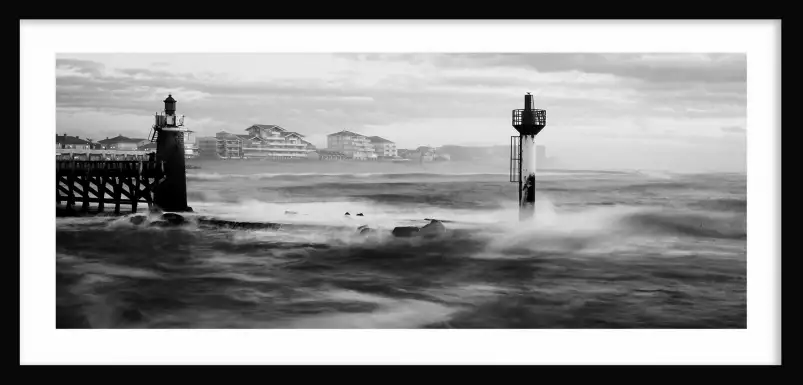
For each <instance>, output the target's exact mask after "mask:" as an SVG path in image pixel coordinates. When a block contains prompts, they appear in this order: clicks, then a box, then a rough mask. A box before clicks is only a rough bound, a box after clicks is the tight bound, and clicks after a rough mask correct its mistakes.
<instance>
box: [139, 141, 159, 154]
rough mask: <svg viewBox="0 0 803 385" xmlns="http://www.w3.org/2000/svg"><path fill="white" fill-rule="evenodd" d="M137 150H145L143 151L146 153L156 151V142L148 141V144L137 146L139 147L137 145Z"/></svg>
mask: <svg viewBox="0 0 803 385" xmlns="http://www.w3.org/2000/svg"><path fill="white" fill-rule="evenodd" d="M137 150H139V151H145V152H148V153H151V152H156V142H150V143H148V144H146V145H144V146H139V147H137Z"/></svg>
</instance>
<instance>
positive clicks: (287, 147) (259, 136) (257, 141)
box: [240, 124, 315, 159]
mask: <svg viewBox="0 0 803 385" xmlns="http://www.w3.org/2000/svg"><path fill="white" fill-rule="evenodd" d="M245 131H246V132H248V135H241V136H240V137H241V138H243V155H244V156H245V157H246V158H249V159H251V158H255V159H305V158H307V153H309V152H310V151H312V150H314V149H315V146H313V145H312V143H309V142H307V141H305V140H304V135H301V134H299V133H297V132H292V131H287V130H286V129H284V128H283V127H281V126H278V125H274V124H254V125H252V126H251V127H248V128H246V129H245Z"/></svg>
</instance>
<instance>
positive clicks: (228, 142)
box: [215, 131, 243, 159]
mask: <svg viewBox="0 0 803 385" xmlns="http://www.w3.org/2000/svg"><path fill="white" fill-rule="evenodd" d="M215 139H216V142H215V144H216V146H215V147H216V153H217V155H218V156H219V157H221V158H223V159H242V157H243V139H242V138H241V137H239V136H237V135H235V134H232V133H230V132H226V131H220V132H218V133H217V134H215Z"/></svg>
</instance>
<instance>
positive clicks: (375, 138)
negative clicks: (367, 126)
mask: <svg viewBox="0 0 803 385" xmlns="http://www.w3.org/2000/svg"><path fill="white" fill-rule="evenodd" d="M368 139H370V140H371V143H393V142H392V141H390V140H387V139H385V138H382V137H379V136H369V137H368Z"/></svg>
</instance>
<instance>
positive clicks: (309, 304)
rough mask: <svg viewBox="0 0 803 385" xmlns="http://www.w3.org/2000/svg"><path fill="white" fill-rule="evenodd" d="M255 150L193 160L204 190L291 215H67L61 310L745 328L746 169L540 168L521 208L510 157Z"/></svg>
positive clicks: (180, 322) (135, 323) (94, 320)
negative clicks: (431, 230) (409, 230)
mask: <svg viewBox="0 0 803 385" xmlns="http://www.w3.org/2000/svg"><path fill="white" fill-rule="evenodd" d="M222 163H226V162H222ZM255 167H256V166H248V167H244V166H238V165H234V164H233V163H231V162H230V163H227V164H221V165H215V164H209V165H204V166H203V168H202V169H199V170H190V171H189V173H190V175H189V176H188V184H189V189H190V191H189V200H190V206H192V207H193V208H194V209H195V211H196V212H197V215H205V216H211V217H215V218H220V219H230V220H236V221H250V222H258V221H261V222H265V221H267V222H279V223H282V224H283V226H282V228H281V229H279V230H257V231H248V230H233V229H224V228H217V227H206V226H204V225H203V224H198V223H197V222H195V220H196V217H195V216H188V219H189V220H190V222H191V223H190V224H189V225H187V226H185V227H184V228H156V227H147V226H135V225H133V224H131V223H130V222H129V218H128V217H122V218H111V217H95V218H59V219H58V221H57V230H56V244H57V256H56V263H57V276H56V280H57V324H58V327H60V328H744V327H746V250H745V240H746V218H745V212H746V197H745V195H746V191H745V183H746V179H745V175H743V174H707V175H672V174H644V173H635V172H634V173H625V172H561V171H553V172H542V173H541V175H539V177H538V182H537V202H536V206H537V216H536V219H535V221H533V222H532V223H520V222H519V221H518V216H517V206H516V197H517V193H516V188H515V185H514V184H512V183H509V182H508V176H507V175H505V174H478V173H475V174H458V173H456V172H455V170H450V174H443V173H440V174H435V173H431V172H432V170H425V171H428V172H421V171H422V170H418V169H414V168H410V169H408V170H407V171H406V172H405V171H404V170H402V171H399V170H394V172H396V173H390V174H387V173H384V174H383V173H378V172H377V171H375V170H371V172H361V170H343V169H342V167H343V165H342V164H341V166H340V167H341V170H340V171H339V173H337V172H335V171H331V172H330V171H329V170H327V171H325V172H323V173H320V172H319V173H317V174H315V173H309V172H307V173H298V172H297V171H298V170H293V173H292V174H282V173H280V172H277V171H276V170H273V169H270V170H267V171H269V172H265V169H259V168H255ZM235 169H236V170H239V172H238V171H235ZM348 171H353V172H348ZM401 172H404V173H401ZM288 210H290V211H293V212H296V213H297V214H286V213H285V211H288ZM347 211H348V212H350V213H351V214H352V216H349V217H346V216H344V213H345V212H347ZM357 213H363V214H364V216H363V217H357V216H354V215H355V214H357ZM424 218H438V219H444V220H450V221H453V222H447V223H446V227H447V232H446V233H444V234H442V235H439V236H436V237H433V238H394V237H393V236H392V235H391V234H390V230H391V229H392V228H393V227H395V226H404V225H415V226H420V225H424V224H426V223H428V221H425V220H424ZM360 225H369V226H371V227H372V228H374V229H376V230H377V231H376V232H374V233H372V234H371V235H369V236H366V235H360V234H358V232H357V230H356V229H357V227H358V226H360Z"/></svg>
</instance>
